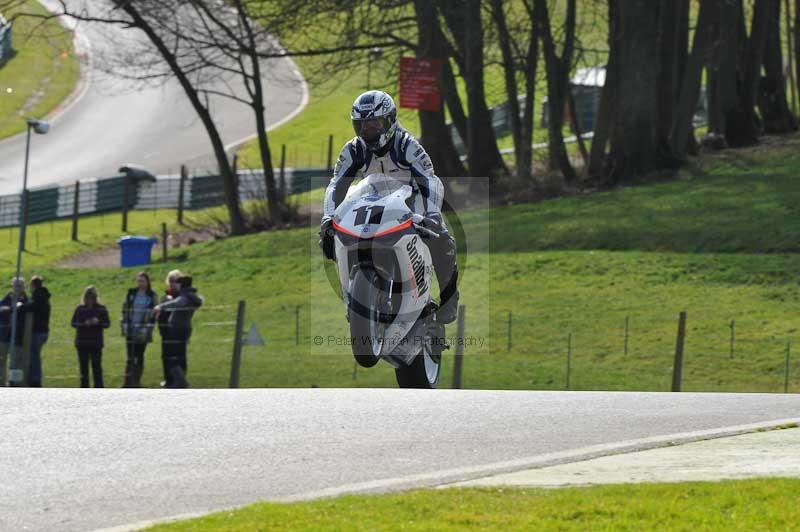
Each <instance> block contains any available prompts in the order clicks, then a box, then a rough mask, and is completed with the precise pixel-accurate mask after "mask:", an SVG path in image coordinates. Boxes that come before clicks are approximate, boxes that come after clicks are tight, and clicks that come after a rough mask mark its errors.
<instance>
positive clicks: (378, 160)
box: [320, 127, 458, 323]
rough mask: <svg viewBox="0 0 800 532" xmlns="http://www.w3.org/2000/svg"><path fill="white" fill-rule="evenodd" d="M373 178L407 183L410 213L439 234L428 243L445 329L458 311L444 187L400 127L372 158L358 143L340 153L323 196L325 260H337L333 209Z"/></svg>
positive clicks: (453, 249) (354, 141) (414, 141)
mask: <svg viewBox="0 0 800 532" xmlns="http://www.w3.org/2000/svg"><path fill="white" fill-rule="evenodd" d="M372 174H384V175H386V176H389V177H393V178H396V179H398V180H400V181H403V180H406V179H407V180H408V182H409V185H411V188H412V190H413V192H414V193H413V196H412V200H413V203H412V210H413V211H414V212H415V213H419V214H422V215H423V216H424V217H425V218H426V219H427V220H428V221H427V222H426V223H432V224H433V225H435V226H436V227H434V229H435V230H436V231H437V232H441V237H439V238H431V239H428V240H427V244H428V248H429V249H430V251H431V260H432V262H433V268H434V270H435V271H436V278H437V279H438V281H439V290H440V294H439V295H440V310H439V311H438V312H437V318H438V319H439V321H441V322H442V323H449V322H451V321H453V320H454V319H455V317H456V313H457V310H458V290H457V286H456V284H457V281H458V267H457V264H456V243H455V240H454V239H453V237H452V235H451V234H450V233H449V232H448V231H447V227H446V225H445V223H444V220H443V218H442V201H443V198H444V186H443V185H442V181H441V180H440V179H439V178H438V177H436V174H435V173H434V170H433V163H432V162H431V158H430V157H429V156H428V154H427V153H426V152H425V149H424V148H423V147H422V146H421V145H420V143H419V142H418V141H417V139H415V138H414V137H413V136H411V134H409V133H408V132H407V131H405V130H404V129H402V128H400V127H398V128H397V132H396V133H395V135H394V137H393V138H392V139H391V140H390V142H389V143H388V144H387V145H386V146H384V147H383V148H381V149H380V150H377V151H375V152H372V151H370V150H368V149H367V146H366V144H365V143H364V141H362V140H361V139H360V138H359V137H355V138H353V139H352V140H350V141H349V142H347V144H345V145H344V147H343V148H342V151H341V153H340V154H339V159H338V160H337V162H336V167H335V168H334V172H333V178H332V179H331V181H330V183H329V184H328V188H327V190H326V191H325V204H324V207H323V209H324V210H323V212H324V214H323V217H322V231H321V233H320V235H321V241H320V244H321V246H322V249H323V252H324V254H325V256H326V257H327V258H329V259H331V260H335V255H334V247H333V232H332V231H330V229H329V228H330V224H331V219H332V218H333V214H334V212H335V211H336V207H338V206H339V204H340V203H342V201H343V200H344V198H345V196H346V195H347V190H348V188H349V187H350V184H351V183H352V182H353V179H355V178H356V177H365V176H368V175H372Z"/></svg>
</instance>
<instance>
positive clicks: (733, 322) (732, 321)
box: [730, 320, 736, 359]
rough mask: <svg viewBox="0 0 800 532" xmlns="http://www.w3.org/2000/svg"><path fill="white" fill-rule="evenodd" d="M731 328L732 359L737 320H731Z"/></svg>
mask: <svg viewBox="0 0 800 532" xmlns="http://www.w3.org/2000/svg"><path fill="white" fill-rule="evenodd" d="M730 328H731V348H730V351H731V359H732V358H733V344H734V341H735V340H736V321H734V320H731V324H730Z"/></svg>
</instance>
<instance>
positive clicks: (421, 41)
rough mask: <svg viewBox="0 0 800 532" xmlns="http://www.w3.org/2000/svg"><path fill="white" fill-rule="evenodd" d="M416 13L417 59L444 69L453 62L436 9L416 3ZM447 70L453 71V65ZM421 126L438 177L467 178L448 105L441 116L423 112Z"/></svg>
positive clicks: (425, 1)
mask: <svg viewBox="0 0 800 532" xmlns="http://www.w3.org/2000/svg"><path fill="white" fill-rule="evenodd" d="M414 11H415V14H416V18H417V28H418V30H419V34H418V37H417V38H418V48H417V50H416V53H417V55H418V56H419V57H426V58H430V59H433V60H436V61H438V62H439V63H440V64H441V65H445V63H449V61H450V58H449V55H448V54H447V53H446V51H445V49H444V35H443V34H442V29H441V26H440V25H439V18H438V15H437V13H436V7H435V6H434V5H433V4H431V2H429V1H428V0H414ZM447 66H448V67H449V64H448V65H447ZM451 75H452V74H451ZM443 76H444V74H443V73H442V74H440V81H441V78H442V77H443ZM419 122H420V127H421V129H422V141H423V142H424V144H425V149H426V151H427V152H428V155H430V157H431V159H432V160H433V161H434V162H435V168H436V171H437V173H438V174H439V175H441V176H447V177H458V176H462V175H464V174H465V173H466V170H465V169H464V165H463V164H462V163H461V159H460V158H459V156H458V152H457V151H456V149H455V146H454V145H453V137H452V135H451V134H450V129H449V128H448V127H447V124H446V123H445V116H444V105H443V106H442V109H440V110H439V111H437V112H432V111H422V110H421V111H419Z"/></svg>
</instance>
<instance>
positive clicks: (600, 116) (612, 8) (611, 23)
mask: <svg viewBox="0 0 800 532" xmlns="http://www.w3.org/2000/svg"><path fill="white" fill-rule="evenodd" d="M798 1H800V0H798ZM617 2H618V0H609V1H608V48H609V52H608V64H607V65H606V81H605V84H604V85H603V90H602V92H601V93H600V105H599V106H598V109H597V120H595V125H594V135H593V137H592V148H591V151H590V152H589V169H588V171H587V175H588V176H589V178H590V179H591V180H592V181H595V182H598V183H599V182H600V181H602V180H603V170H604V167H605V164H606V144H608V138H609V136H610V134H611V126H612V120H611V113H612V111H613V109H614V107H615V106H616V98H615V96H616V90H617V86H618V85H619V82H618V74H617V71H618V67H617V62H618V60H617V56H618V55H619V50H620V48H622V35H621V34H620V31H619V9H618V5H617Z"/></svg>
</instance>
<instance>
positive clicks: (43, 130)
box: [3, 118, 50, 384]
mask: <svg viewBox="0 0 800 532" xmlns="http://www.w3.org/2000/svg"><path fill="white" fill-rule="evenodd" d="M31 130H33V131H34V132H35V133H36V134H38V135H46V134H47V132H48V131H50V124H48V123H47V122H45V121H44V120H37V119H35V118H29V119H28V136H27V139H26V141H25V173H23V175H22V194H21V195H20V198H19V201H20V217H19V244H18V245H17V273H16V275H15V276H14V279H15V282H14V299H13V301H12V304H13V307H12V311H11V338H10V343H9V346H10V348H11V349H12V350H13V349H14V346H15V345H16V344H15V342H16V339H17V302H18V301H19V296H20V289H24V286H22V287H21V286H20V283H18V282H16V279H19V276H20V271H21V268H22V250H23V249H24V248H25V229H26V223H27V219H28V213H27V210H28V201H27V199H28V160H29V158H30V154H31ZM3 384H5V383H3Z"/></svg>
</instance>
